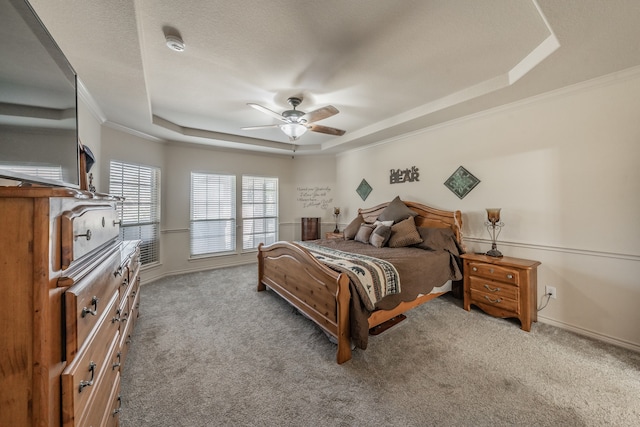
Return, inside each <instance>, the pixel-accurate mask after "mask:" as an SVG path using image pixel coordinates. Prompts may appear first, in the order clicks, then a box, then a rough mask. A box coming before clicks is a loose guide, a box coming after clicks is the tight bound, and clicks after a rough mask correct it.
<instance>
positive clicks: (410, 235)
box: [388, 216, 422, 248]
mask: <svg viewBox="0 0 640 427" xmlns="http://www.w3.org/2000/svg"><path fill="white" fill-rule="evenodd" d="M421 242H422V238H421V237H420V233H418V230H417V229H416V223H415V221H414V220H413V217H412V216H410V217H409V218H407V219H405V220H404V221H400V222H399V223H397V224H394V225H393V226H392V227H391V237H390V238H389V243H388V245H389V247H390V248H402V247H405V246H411V245H415V244H417V243H421Z"/></svg>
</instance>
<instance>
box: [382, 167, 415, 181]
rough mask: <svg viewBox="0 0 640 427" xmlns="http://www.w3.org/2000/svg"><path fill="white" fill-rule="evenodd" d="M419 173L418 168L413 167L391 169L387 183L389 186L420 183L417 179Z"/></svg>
mask: <svg viewBox="0 0 640 427" xmlns="http://www.w3.org/2000/svg"><path fill="white" fill-rule="evenodd" d="M419 176H420V173H419V172H418V168H417V167H415V166H411V169H404V170H402V169H391V171H390V174H389V183H390V184H400V183H401V182H414V181H420V179H419V178H418V177H419Z"/></svg>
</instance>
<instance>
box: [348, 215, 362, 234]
mask: <svg viewBox="0 0 640 427" xmlns="http://www.w3.org/2000/svg"><path fill="white" fill-rule="evenodd" d="M362 223H364V218H362V215H360V214H358V216H357V217H355V218H354V219H353V221H351V222H350V223H349V225H347V227H346V228H345V229H344V239H345V240H353V238H354V237H356V234H357V233H358V230H359V229H360V224H362Z"/></svg>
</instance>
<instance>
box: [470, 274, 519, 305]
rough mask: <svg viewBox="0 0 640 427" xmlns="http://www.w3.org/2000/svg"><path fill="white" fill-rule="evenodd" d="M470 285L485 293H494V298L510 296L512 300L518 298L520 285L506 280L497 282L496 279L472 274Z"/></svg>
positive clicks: (473, 288)
mask: <svg viewBox="0 0 640 427" xmlns="http://www.w3.org/2000/svg"><path fill="white" fill-rule="evenodd" d="M469 286H470V287H471V290H472V291H473V290H475V291H478V292H482V293H485V294H487V295H493V297H494V298H493V299H496V298H498V297H499V298H509V299H512V300H515V301H517V300H518V287H517V286H514V285H510V284H508V283H504V282H496V281H494V280H487V279H485V278H482V277H476V276H470V277H469Z"/></svg>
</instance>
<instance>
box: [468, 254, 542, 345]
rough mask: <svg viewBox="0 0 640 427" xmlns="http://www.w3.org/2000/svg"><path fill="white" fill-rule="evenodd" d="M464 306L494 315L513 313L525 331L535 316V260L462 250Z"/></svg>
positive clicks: (503, 315)
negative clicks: (474, 306)
mask: <svg viewBox="0 0 640 427" xmlns="http://www.w3.org/2000/svg"><path fill="white" fill-rule="evenodd" d="M461 258H462V259H463V260H464V267H463V272H464V285H463V286H464V309H465V310H467V311H469V310H470V309H471V304H473V305H476V306H478V307H479V308H480V309H482V310H483V311H484V312H486V313H488V314H491V315H492V316H495V317H517V318H518V319H519V320H520V324H521V328H522V330H524V331H527V332H529V331H530V330H531V323H532V322H536V321H537V320H538V311H537V307H536V304H537V295H538V291H537V289H538V284H537V283H538V282H537V275H538V273H537V268H538V266H539V265H540V262H538V261H532V260H528V259H522V258H512V257H501V258H496V257H490V256H486V255H480V254H471V253H469V254H463V255H461Z"/></svg>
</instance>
